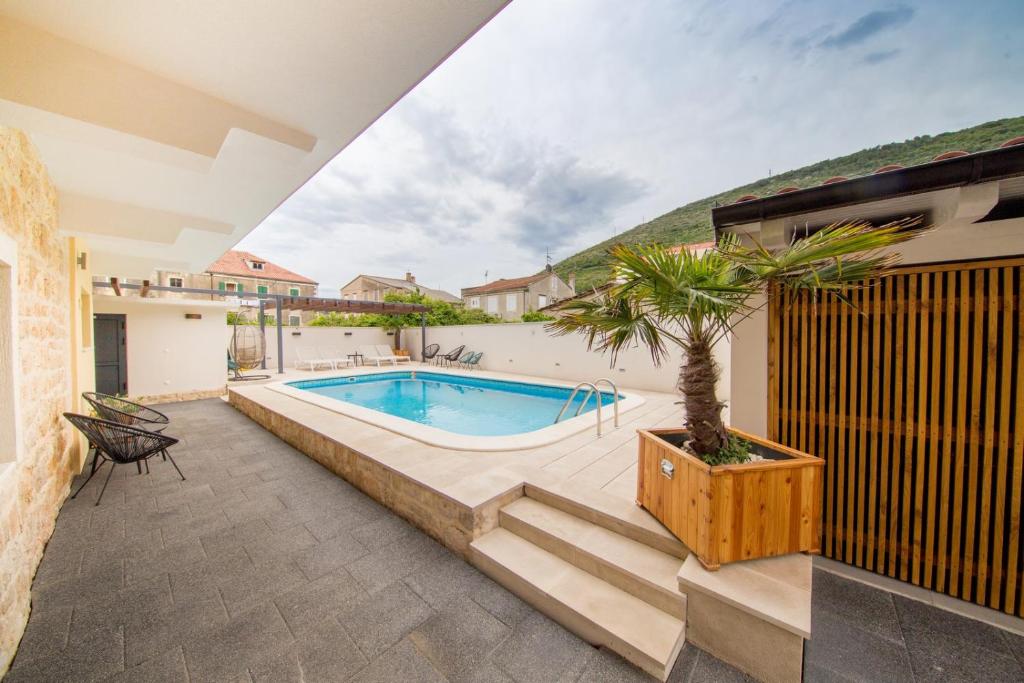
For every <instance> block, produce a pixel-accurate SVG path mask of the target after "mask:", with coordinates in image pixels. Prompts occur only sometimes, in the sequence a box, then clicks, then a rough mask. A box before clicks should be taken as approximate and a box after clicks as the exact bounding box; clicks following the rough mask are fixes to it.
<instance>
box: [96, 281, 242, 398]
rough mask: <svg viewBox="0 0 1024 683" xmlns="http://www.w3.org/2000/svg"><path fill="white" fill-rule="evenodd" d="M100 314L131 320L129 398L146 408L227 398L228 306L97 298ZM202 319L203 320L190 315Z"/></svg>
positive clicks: (127, 334) (127, 339) (128, 331)
mask: <svg viewBox="0 0 1024 683" xmlns="http://www.w3.org/2000/svg"><path fill="white" fill-rule="evenodd" d="M94 307H95V310H96V313H120V314H124V316H125V346H126V349H125V351H126V355H127V360H128V395H129V396H130V397H132V398H133V399H135V400H142V401H145V402H153V401H168V400H180V399H184V398H189V397H193V396H196V395H200V396H208V395H216V394H220V393H223V392H224V385H225V384H226V382H227V360H226V353H227V339H228V332H225V330H230V327H228V326H227V325H225V324H224V318H225V312H226V311H227V305H226V304H224V303H222V302H212V301H192V302H190V301H185V300H182V301H169V300H167V299H157V298H154V299H149V298H146V299H140V298H138V297H125V296H110V295H103V294H100V295H97V296H96V298H95V299H94ZM186 313H189V314H199V315H201V316H202V318H200V319H198V320H192V319H186V318H185V314H186Z"/></svg>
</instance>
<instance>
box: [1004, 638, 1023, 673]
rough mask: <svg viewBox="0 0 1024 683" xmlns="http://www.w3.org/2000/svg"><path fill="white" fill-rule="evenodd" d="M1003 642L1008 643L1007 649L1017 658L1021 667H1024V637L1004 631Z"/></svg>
mask: <svg viewBox="0 0 1024 683" xmlns="http://www.w3.org/2000/svg"><path fill="white" fill-rule="evenodd" d="M1003 640H1004V641H1005V642H1006V648H1007V649H1008V650H1009V651H1010V652H1011V653H1012V654H1013V656H1014V657H1016V658H1017V661H1018V662H1020V664H1021V666H1024V636H1020V635H1017V634H1016V633H1010V632H1009V631H1003Z"/></svg>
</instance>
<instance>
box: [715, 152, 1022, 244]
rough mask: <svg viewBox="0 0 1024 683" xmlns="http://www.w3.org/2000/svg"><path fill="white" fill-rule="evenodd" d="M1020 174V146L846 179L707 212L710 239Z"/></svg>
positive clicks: (720, 207)
mask: <svg viewBox="0 0 1024 683" xmlns="http://www.w3.org/2000/svg"><path fill="white" fill-rule="evenodd" d="M1020 175H1024V145H1015V146H1012V147H1005V148H1000V149H992V150H987V151H984V152H977V153H976V154H968V155H966V156H962V157H955V158H953V159H945V160H942V161H933V162H930V163H927V164H920V165H918V166H911V167H909V168H903V169H899V170H895V171H887V172H884V173H878V174H875V175H869V176H862V177H859V178H852V179H850V180H845V181H842V182H838V183H832V184H830V185H819V186H817V187H809V188H806V189H803V190H795V191H793V192H788V193H786V194H778V195H773V196H771V197H764V198H762V199H752V200H750V201H745V202H737V203H735V204H729V205H727V206H719V207H716V208H714V209H712V210H711V222H712V224H713V225H714V227H715V237H716V239H717V238H718V237H719V236H721V234H722V233H723V232H724V231H726V230H727V229H728V228H730V227H732V226H736V225H743V224H747V223H758V222H761V221H765V220H769V219H772V218H783V217H786V216H795V215H800V214H805V213H811V212H813V211H822V210H825V209H833V208H838V207H843V206H853V205H855V204H864V203H866V202H874V201H879V200H882V199H889V198H893V197H901V196H906V195H913V194H920V193H923V192H933V191H936V190H944V189H948V188H951V187H962V186H964V185H973V184H976V183H984V182H991V181H994V180H1002V179H1005V178H1011V177H1014V176H1020Z"/></svg>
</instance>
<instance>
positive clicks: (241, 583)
mask: <svg viewBox="0 0 1024 683" xmlns="http://www.w3.org/2000/svg"><path fill="white" fill-rule="evenodd" d="M219 582H220V594H221V597H222V598H223V599H224V605H225V607H227V610H228V614H229V615H231V617H232V618H234V617H236V616H237V615H239V614H241V613H243V612H246V611H248V610H251V609H252V608H254V607H256V606H259V605H263V604H264V603H267V602H270V601H271V600H273V599H274V598H276V597H277V596H279V595H282V594H284V593H287V592H289V591H291V590H293V589H294V588H296V587H297V586H299V585H301V584H305V583H307V580H306V577H305V576H303V575H302V572H300V571H299V569H298V567H296V566H295V565H294V564H293V563H292V562H289V561H287V560H276V561H274V562H267V563H264V564H261V565H259V566H257V567H255V568H254V569H252V570H251V571H249V572H247V573H245V574H242V575H239V576H237V577H232V578H231V579H227V578H224V577H221V579H219Z"/></svg>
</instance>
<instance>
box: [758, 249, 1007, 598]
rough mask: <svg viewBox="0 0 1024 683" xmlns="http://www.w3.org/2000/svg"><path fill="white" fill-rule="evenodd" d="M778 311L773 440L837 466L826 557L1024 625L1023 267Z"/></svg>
mask: <svg viewBox="0 0 1024 683" xmlns="http://www.w3.org/2000/svg"><path fill="white" fill-rule="evenodd" d="M850 296H851V298H852V300H853V302H854V305H855V306H856V309H853V308H850V307H848V306H844V305H842V304H840V303H838V302H837V301H835V300H834V299H833V300H827V299H826V300H815V299H814V298H813V297H811V296H810V295H801V296H799V297H796V298H795V299H791V300H790V299H786V298H779V299H775V300H773V302H772V304H771V305H770V310H769V320H770V323H769V367H768V386H769V401H768V418H769V427H768V429H769V437H770V438H772V439H773V440H775V441H778V442H780V443H782V444H784V445H786V446H790V447H792V448H797V449H800V450H803V451H806V452H808V453H812V454H814V455H818V456H820V457H822V458H824V459H825V460H826V462H827V467H826V471H825V485H824V487H823V491H824V505H823V510H824V513H823V514H824V523H823V527H822V528H823V538H822V553H823V554H824V555H825V556H826V557H831V558H833V559H836V560H840V561H843V562H846V563H848V564H851V565H855V566H858V567H863V568H865V569H868V570H871V571H874V572H878V573H879V574H885V575H887V576H891V577H894V578H898V579H900V580H903V581H909V582H911V583H913V584H917V585H920V586H924V587H926V588H930V589H933V590H936V591H940V592H943V593H947V594H949V595H953V596H957V597H960V598H963V599H964V600H970V601H972V602H975V603H978V604H981V605H987V606H989V607H992V608H995V609H999V610H1002V611H1004V612H1007V613H1009V614H1016V615H1018V616H1024V601H1022V585H1021V581H1022V577H1024V538H1022V534H1021V524H1020V522H1021V504H1022V501H1021V495H1022V491H1021V488H1022V484H1024V481H1022V479H1024V306H1022V305H1021V302H1022V301H1024V259H1006V260H1001V261H987V262H971V263H957V264H946V265H940V266H929V267H917V268H905V269H902V270H899V271H896V272H895V273H894V274H892V275H890V276H888V277H886V278H884V279H882V280H880V281H876V282H872V283H869V284H868V285H867V286H865V287H862V288H857V289H854V290H852V291H851V292H850Z"/></svg>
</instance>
